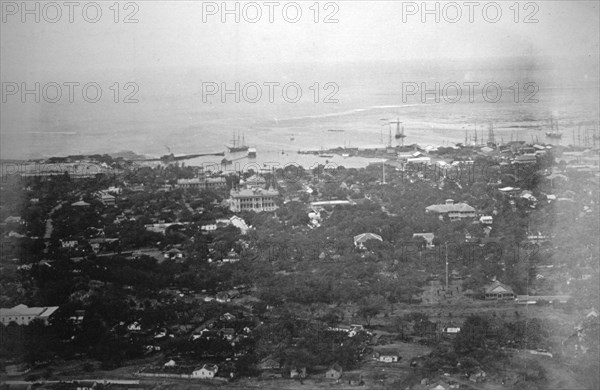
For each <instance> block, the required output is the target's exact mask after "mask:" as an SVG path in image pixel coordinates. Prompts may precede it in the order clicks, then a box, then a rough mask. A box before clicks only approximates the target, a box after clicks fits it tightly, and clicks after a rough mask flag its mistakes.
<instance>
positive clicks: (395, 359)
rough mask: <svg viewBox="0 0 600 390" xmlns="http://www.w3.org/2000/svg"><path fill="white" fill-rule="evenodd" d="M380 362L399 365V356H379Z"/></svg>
mask: <svg viewBox="0 0 600 390" xmlns="http://www.w3.org/2000/svg"><path fill="white" fill-rule="evenodd" d="M379 361H380V362H383V363H397V362H398V355H379Z"/></svg>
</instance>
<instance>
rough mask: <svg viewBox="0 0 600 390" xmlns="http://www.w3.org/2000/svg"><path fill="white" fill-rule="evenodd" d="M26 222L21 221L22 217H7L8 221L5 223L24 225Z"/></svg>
mask: <svg viewBox="0 0 600 390" xmlns="http://www.w3.org/2000/svg"><path fill="white" fill-rule="evenodd" d="M23 222H24V221H23V220H22V219H21V217H13V216H9V217H6V219H5V220H4V223H19V224H22V223H23Z"/></svg>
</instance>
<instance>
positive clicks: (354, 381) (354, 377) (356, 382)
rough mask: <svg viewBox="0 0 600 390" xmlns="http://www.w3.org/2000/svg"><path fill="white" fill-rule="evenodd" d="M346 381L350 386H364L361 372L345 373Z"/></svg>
mask: <svg viewBox="0 0 600 390" xmlns="http://www.w3.org/2000/svg"><path fill="white" fill-rule="evenodd" d="M346 381H347V382H348V384H349V385H350V386H364V384H365V381H363V377H362V374H360V373H346V374H344V382H346Z"/></svg>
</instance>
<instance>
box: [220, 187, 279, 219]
mask: <svg viewBox="0 0 600 390" xmlns="http://www.w3.org/2000/svg"><path fill="white" fill-rule="evenodd" d="M278 197H279V191H277V190H274V189H268V190H267V189H264V188H257V187H253V188H250V189H248V188H246V189H240V190H235V189H232V190H231V191H230V198H229V202H230V204H229V209H230V210H231V211H233V212H234V213H235V212H240V211H255V212H261V211H275V210H277V208H278V206H277V204H276V203H275V201H276V199H277V198H278Z"/></svg>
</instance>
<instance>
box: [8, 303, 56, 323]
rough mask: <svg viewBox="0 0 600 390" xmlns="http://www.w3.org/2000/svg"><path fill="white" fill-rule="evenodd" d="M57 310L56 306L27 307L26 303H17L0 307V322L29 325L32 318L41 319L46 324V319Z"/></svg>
mask: <svg viewBox="0 0 600 390" xmlns="http://www.w3.org/2000/svg"><path fill="white" fill-rule="evenodd" d="M56 310H58V306H48V307H28V306H27V305H23V304H20V305H17V306H14V307H12V308H7V309H5V308H2V309H0V322H1V323H2V324H4V325H8V324H10V323H11V322H15V323H17V324H18V325H29V323H30V322H31V321H33V320H41V321H43V322H44V323H45V324H46V325H47V324H48V319H50V317H51V316H52V315H53V314H54V312H55V311H56Z"/></svg>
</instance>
